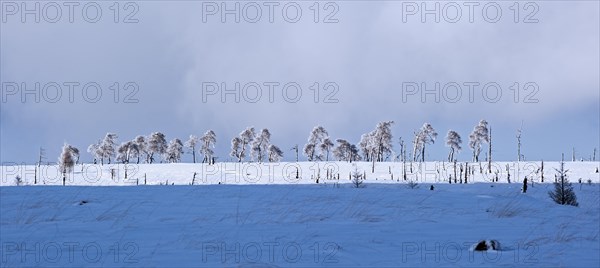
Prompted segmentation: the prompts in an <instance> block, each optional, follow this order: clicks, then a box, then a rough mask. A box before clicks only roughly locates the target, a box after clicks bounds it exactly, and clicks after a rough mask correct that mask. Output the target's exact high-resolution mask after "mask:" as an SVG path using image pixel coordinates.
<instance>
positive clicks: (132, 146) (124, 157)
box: [117, 140, 140, 164]
mask: <svg viewBox="0 0 600 268" xmlns="http://www.w3.org/2000/svg"><path fill="white" fill-rule="evenodd" d="M139 153H140V151H139V148H138V145H137V144H136V143H135V140H133V141H128V142H123V143H121V145H120V146H119V148H118V149H117V161H121V163H123V164H128V163H129V161H130V159H131V157H138V156H139Z"/></svg>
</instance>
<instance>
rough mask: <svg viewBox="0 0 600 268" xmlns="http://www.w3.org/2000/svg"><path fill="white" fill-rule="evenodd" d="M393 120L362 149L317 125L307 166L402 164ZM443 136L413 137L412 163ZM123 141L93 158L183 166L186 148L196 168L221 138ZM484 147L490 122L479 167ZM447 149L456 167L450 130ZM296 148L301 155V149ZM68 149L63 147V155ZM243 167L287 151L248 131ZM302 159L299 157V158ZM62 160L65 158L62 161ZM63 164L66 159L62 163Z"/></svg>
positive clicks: (475, 136) (265, 133) (455, 138)
mask: <svg viewBox="0 0 600 268" xmlns="http://www.w3.org/2000/svg"><path fill="white" fill-rule="evenodd" d="M393 124H394V121H383V122H380V123H378V124H377V125H376V126H375V129H373V130H372V131H370V132H368V133H365V134H363V135H362V136H361V139H360V142H359V143H358V144H356V145H355V144H352V143H350V142H349V141H347V140H345V139H337V140H335V143H334V141H333V139H332V138H331V137H330V136H329V133H328V132H327V130H326V129H325V128H324V127H322V126H316V127H314V128H313V129H312V131H311V132H310V134H309V137H308V141H307V143H306V144H305V145H304V149H303V154H304V155H305V156H306V158H307V160H308V161H323V160H324V161H329V160H330V156H331V155H333V158H334V159H336V160H338V161H348V162H352V161H371V162H383V161H388V160H389V159H390V157H394V159H400V160H402V161H403V162H405V161H407V159H409V158H408V157H407V156H406V146H405V144H404V141H403V140H402V138H400V152H399V154H398V155H395V153H394V151H393V136H392V130H391V127H392V125H393ZM437 137H438V133H437V132H436V130H435V129H434V128H433V126H432V125H431V124H429V123H424V124H423V126H422V127H421V128H420V129H418V130H417V131H415V132H414V137H413V141H412V143H413V147H412V158H410V159H412V161H421V162H424V161H425V155H426V151H425V149H426V146H427V145H430V144H434V143H435V141H436V139H437ZM117 139H118V136H117V134H115V133H107V134H106V135H105V136H104V138H103V139H99V140H98V141H97V142H96V143H93V144H91V145H90V146H89V147H88V148H87V151H88V152H89V153H90V154H92V156H93V157H94V163H98V162H100V164H104V163H105V161H107V163H108V164H110V163H111V162H112V161H114V160H116V161H118V162H121V163H132V162H135V163H138V164H139V163H140V162H145V163H150V164H151V163H154V162H156V161H157V158H158V157H161V158H162V160H163V161H165V162H168V163H177V162H180V161H181V156H182V154H183V153H184V150H185V149H187V150H188V151H189V152H190V153H191V154H192V158H193V162H194V163H196V153H197V152H198V153H200V154H201V155H202V156H203V158H202V163H209V164H211V163H214V161H215V156H214V150H213V149H214V148H215V144H216V143H217V135H216V134H215V132H214V131H213V130H208V131H206V132H205V133H204V135H202V136H201V137H197V136H195V135H190V137H189V139H188V140H187V141H186V142H185V143H184V142H183V141H182V140H180V139H177V138H175V139H172V140H171V141H168V142H167V139H166V137H165V134H163V133H161V132H153V133H151V134H150V135H148V136H142V135H139V136H137V137H135V138H134V139H133V140H130V141H125V142H122V143H121V144H120V145H119V144H118V143H117ZM483 144H488V155H487V160H488V161H491V152H492V150H491V128H490V127H489V124H488V122H487V121H485V120H481V121H480V122H479V123H478V124H477V125H476V126H475V127H474V128H473V131H472V132H471V134H470V135H469V147H470V148H471V150H472V151H473V155H472V156H473V161H474V162H478V161H479V156H480V154H481V151H482V148H483ZM65 146H68V148H67V149H68V151H69V152H72V155H71V156H72V157H73V158H74V159H75V160H74V161H75V163H77V162H78V160H79V150H78V149H77V148H75V147H73V146H71V145H68V144H65ZM446 146H448V147H449V148H450V151H449V154H448V161H450V162H454V161H455V160H456V154H457V153H458V152H460V151H461V150H462V138H461V136H460V134H459V133H458V132H456V131H454V130H448V133H447V135H446ZM293 149H295V150H296V154H297V153H298V152H297V151H298V146H295V147H294V148H293ZM65 150H66V149H64V148H63V154H64V151H65ZM229 156H231V157H232V158H233V159H235V160H236V161H238V162H243V161H246V160H247V158H248V157H249V159H250V161H255V162H266V161H268V162H278V161H280V160H281V159H282V158H283V151H282V150H281V149H280V148H279V147H278V146H276V145H273V144H271V132H270V131H269V130H268V129H266V128H263V129H261V130H260V131H259V132H258V133H257V132H256V131H255V129H254V127H248V128H246V129H244V130H243V131H242V132H240V134H239V135H238V136H237V137H234V138H233V139H232V140H231V151H230V153H229ZM296 158H297V155H296ZM61 159H62V156H61ZM61 161H62V160H61Z"/></svg>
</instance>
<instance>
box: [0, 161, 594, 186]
mask: <svg viewBox="0 0 600 268" xmlns="http://www.w3.org/2000/svg"><path fill="white" fill-rule="evenodd" d="M461 165H462V166H463V169H465V168H464V166H465V163H457V165H456V177H460V178H463V179H464V172H461V171H460V168H461ZM468 165H469V170H470V172H469V173H468V177H467V182H498V183H507V182H508V177H509V176H508V175H509V174H510V180H511V182H512V183H516V182H519V183H520V182H522V181H523V178H525V177H527V178H528V180H529V182H531V181H533V182H534V183H539V182H542V174H543V176H544V182H554V174H556V171H555V169H556V168H558V167H559V162H544V169H543V172H542V168H541V167H542V163H541V162H519V163H517V162H492V167H491V173H490V172H489V171H490V169H489V168H488V164H487V162H480V163H468ZM599 165H600V164H599V162H565V168H566V169H568V170H569V178H570V180H571V182H578V180H579V179H580V178H581V179H582V181H583V182H587V180H592V182H594V183H598V182H600V176H599V174H598V173H596V170H597V168H598V166H599ZM355 167H356V169H357V170H358V171H359V172H360V173H361V174H364V175H365V176H366V182H367V183H405V182H407V181H411V180H412V181H417V182H421V183H444V182H446V183H447V182H448V178H449V177H450V176H452V177H453V178H454V177H455V175H454V172H455V169H454V165H453V163H448V162H424V163H413V164H412V168H411V163H409V162H407V163H406V164H405V167H403V164H402V163H401V162H380V163H375V167H374V170H373V165H372V163H370V162H358V163H348V162H333V161H332V162H298V163H295V162H281V163H248V162H245V163H231V162H223V163H216V164H214V165H208V164H192V163H175V164H127V165H124V164H114V163H113V164H110V165H109V164H105V165H99V164H98V165H94V164H78V165H76V166H75V167H74V169H73V171H71V172H69V173H68V174H67V176H66V181H65V184H66V185H81V186H115V185H144V184H146V185H160V184H163V185H164V184H167V183H168V184H175V185H190V184H192V182H193V183H194V185H202V184H315V183H316V181H317V178H318V179H319V183H325V184H328V183H336V182H339V183H342V184H343V183H350V175H351V173H352V172H353V171H354V168H355ZM0 168H1V172H0V174H1V175H2V181H1V182H0V185H1V186H9V185H15V184H16V182H15V177H16V176H19V177H21V179H22V183H21V184H22V185H62V184H63V176H62V174H61V173H60V172H59V168H58V166H57V165H42V166H40V167H39V168H38V167H36V166H33V165H17V164H13V165H5V166H0ZM507 169H508V171H507ZM404 170H405V171H406V181H405V180H404V179H403V172H404ZM126 173H127V176H125V174H126ZM194 174H195V175H194ZM338 177H339V180H338ZM460 178H458V179H457V182H460V180H459V179H460ZM496 179H497V181H496ZM453 183H454V179H453Z"/></svg>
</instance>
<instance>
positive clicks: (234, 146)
mask: <svg viewBox="0 0 600 268" xmlns="http://www.w3.org/2000/svg"><path fill="white" fill-rule="evenodd" d="M229 155H230V156H231V157H235V158H236V159H238V162H241V161H242V158H244V157H245V155H242V139H240V137H234V138H233V139H231V152H230V153H229Z"/></svg>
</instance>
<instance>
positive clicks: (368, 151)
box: [358, 131, 376, 161]
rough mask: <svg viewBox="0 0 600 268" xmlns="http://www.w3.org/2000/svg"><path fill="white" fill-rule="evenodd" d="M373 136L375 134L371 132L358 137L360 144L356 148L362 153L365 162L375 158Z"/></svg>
mask: <svg viewBox="0 0 600 268" xmlns="http://www.w3.org/2000/svg"><path fill="white" fill-rule="evenodd" d="M374 136H375V133H374V132H373V131H371V132H369V133H365V134H363V135H362V136H360V142H359V143H358V146H359V147H360V150H361V151H362V153H363V158H364V159H365V161H371V160H372V159H373V158H375V154H376V153H375V152H376V146H375V143H374V141H375V137H374Z"/></svg>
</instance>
